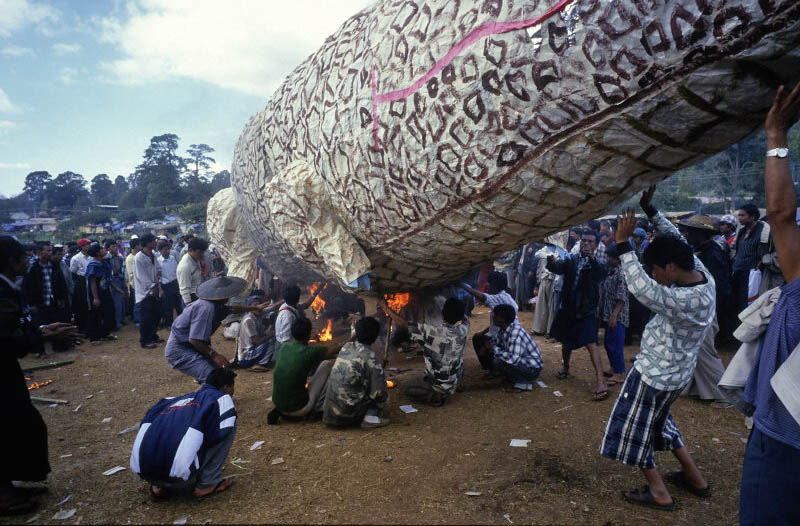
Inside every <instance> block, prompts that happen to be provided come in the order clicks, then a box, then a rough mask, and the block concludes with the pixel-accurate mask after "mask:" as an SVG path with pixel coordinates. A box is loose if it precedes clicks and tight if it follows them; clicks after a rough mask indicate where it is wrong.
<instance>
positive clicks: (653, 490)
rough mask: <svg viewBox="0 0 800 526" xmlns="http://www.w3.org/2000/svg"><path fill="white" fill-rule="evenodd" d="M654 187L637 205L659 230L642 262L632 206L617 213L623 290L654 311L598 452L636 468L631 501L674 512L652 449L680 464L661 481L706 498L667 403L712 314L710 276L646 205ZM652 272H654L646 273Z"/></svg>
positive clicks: (690, 369)
mask: <svg viewBox="0 0 800 526" xmlns="http://www.w3.org/2000/svg"><path fill="white" fill-rule="evenodd" d="M654 192H655V186H652V187H650V189H649V190H648V191H646V192H645V193H644V194H643V195H642V199H641V201H640V204H641V206H642V209H643V210H644V211H645V212H646V213H647V215H648V217H649V218H650V221H651V222H652V224H653V225H654V226H655V228H656V231H657V232H658V234H659V235H658V237H656V238H655V239H654V240H653V241H652V242H651V243H650V244H649V245H648V246H647V248H646V249H645V251H644V254H643V256H642V260H643V261H642V263H644V265H645V266H647V267H649V268H650V269H651V270H650V275H648V273H647V272H645V269H644V267H643V266H642V263H640V262H639V260H638V259H637V258H636V254H635V252H634V251H633V247H631V244H630V242H629V241H628V238H629V237H630V236H631V234H632V233H633V230H634V229H635V228H636V216H635V215H634V212H633V210H632V209H628V210H626V211H625V212H624V213H623V215H622V216H618V217H617V223H618V226H617V232H616V239H617V253H618V254H619V259H620V261H621V264H622V271H623V272H624V273H625V281H626V283H627V285H628V291H629V292H630V293H631V294H632V295H633V296H634V297H636V299H637V300H639V301H640V302H641V303H642V305H644V306H645V307H647V308H648V309H650V310H651V311H652V312H653V317H652V318H651V319H650V321H649V322H648V323H647V326H646V327H645V329H644V333H643V334H642V343H641V348H640V352H639V354H638V355H637V356H636V361H635V362H634V364H633V367H632V368H631V370H630V372H629V373H628V376H627V377H626V378H625V383H624V384H623V386H622V389H620V392H619V396H618V397H617V401H616V402H615V403H614V409H612V411H611V416H610V417H609V419H608V424H607V425H606V430H605V433H604V435H603V441H602V444H601V445H600V454H601V455H603V456H604V457H606V458H610V459H613V460H618V461H620V462H622V463H623V464H627V465H629V466H636V467H638V468H639V469H641V470H642V474H643V475H644V477H645V479H647V485H646V486H643V487H641V488H639V489H635V490H631V491H625V492H623V493H622V497H623V498H624V499H625V500H626V501H628V502H630V503H632V504H638V505H643V506H648V507H651V508H656V509H660V510H666V511H672V510H673V509H674V508H675V502H674V501H673V499H672V496H671V495H670V494H669V491H667V488H666V486H665V485H664V481H663V480H662V479H661V475H659V473H658V470H657V469H656V463H655V457H654V455H653V453H654V451H656V450H657V451H665V450H670V451H672V453H673V454H674V455H675V457H676V458H677V459H678V461H679V462H680V464H681V467H682V468H683V469H682V470H681V471H677V472H673V473H669V474H667V477H666V478H667V480H668V481H670V482H672V483H674V484H676V485H680V486H682V487H684V488H685V489H687V490H688V491H689V492H691V493H693V494H694V495H697V496H699V497H703V498H707V497H710V496H711V486H710V485H709V484H708V483H707V482H706V480H705V479H704V478H703V475H701V474H700V471H699V470H698V469H697V466H696V465H695V463H694V460H692V457H691V455H689V449H688V448H687V447H686V445H685V444H684V442H683V436H682V435H681V432H680V430H678V426H677V425H675V421H674V420H673V419H672V415H671V414H670V406H672V403H673V402H675V400H677V399H678V396H680V394H681V392H682V391H683V389H684V387H686V384H688V383H689V381H690V380H691V379H692V374H693V373H694V368H695V364H696V363H697V352H698V350H699V349H700V345H701V344H702V343H703V338H704V337H705V334H706V331H707V330H708V328H709V326H710V325H711V321H712V320H713V319H714V313H715V291H714V279H713V278H712V277H711V274H710V273H709V272H708V270H707V269H706V268H705V267H704V266H703V263H702V262H701V261H700V260H699V259H698V258H697V257H696V256H695V255H694V254H693V253H692V248H691V247H690V246H689V245H688V243H686V242H685V241H684V240H683V239H682V238H681V237H680V233H679V232H678V229H677V228H675V226H674V225H673V224H672V223H670V222H669V220H667V218H665V217H664V216H663V215H662V214H661V213H660V212H659V211H658V210H656V209H655V207H653V205H652V204H651V201H652V198H653V193H654ZM651 276H652V277H651Z"/></svg>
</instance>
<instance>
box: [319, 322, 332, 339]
mask: <svg viewBox="0 0 800 526" xmlns="http://www.w3.org/2000/svg"><path fill="white" fill-rule="evenodd" d="M332 339H333V327H332V325H331V320H328V325H327V326H326V327H325V328H324V329H322V330H321V331H320V332H319V334H317V340H318V341H321V342H329V341H331V340H332Z"/></svg>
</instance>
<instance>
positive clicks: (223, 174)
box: [211, 170, 231, 195]
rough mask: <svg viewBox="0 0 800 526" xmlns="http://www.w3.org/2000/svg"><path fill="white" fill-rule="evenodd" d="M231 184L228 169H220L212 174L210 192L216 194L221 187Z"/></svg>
mask: <svg viewBox="0 0 800 526" xmlns="http://www.w3.org/2000/svg"><path fill="white" fill-rule="evenodd" d="M230 185H231V173H230V172H229V171H228V170H222V171H220V172H217V173H215V174H214V178H213V179H211V194H212V195H213V194H216V193H217V192H219V191H220V190H222V189H223V188H228V187H229V186H230Z"/></svg>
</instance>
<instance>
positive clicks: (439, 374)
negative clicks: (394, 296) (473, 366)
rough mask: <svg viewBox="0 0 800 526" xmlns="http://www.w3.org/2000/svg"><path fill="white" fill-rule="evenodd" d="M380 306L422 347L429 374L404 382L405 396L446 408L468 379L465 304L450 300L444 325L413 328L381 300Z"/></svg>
mask: <svg viewBox="0 0 800 526" xmlns="http://www.w3.org/2000/svg"><path fill="white" fill-rule="evenodd" d="M379 305H380V306H381V308H382V309H383V310H384V312H386V314H387V315H388V316H389V317H390V318H392V320H394V322H395V323H396V324H397V325H398V326H400V327H408V328H409V332H410V334H411V340H412V341H414V342H417V343H419V344H420V345H422V356H423V357H424V358H425V372H424V373H423V374H421V375H418V376H416V377H414V378H412V379H409V380H407V381H405V382H403V394H404V395H406V396H408V397H409V398H413V399H415V400H418V401H420V402H423V403H426V404H430V405H433V406H440V405H442V404H444V402H445V401H446V400H447V397H448V396H450V395H452V394H453V393H455V392H456V388H457V387H458V386H459V384H460V383H461V379H462V378H463V376H464V347H465V346H466V345H467V335H468V334H469V321H468V320H467V319H466V318H465V316H464V303H463V302H462V301H461V300H459V299H456V298H449V299H447V300H446V301H445V302H444V306H443V307H442V321H443V323H442V324H441V325H433V324H428V323H421V324H418V325H412V326H410V327H409V325H408V322H407V321H406V320H405V319H404V318H402V317H401V316H399V315H398V314H396V313H395V312H394V311H392V309H390V308H389V306H388V305H387V304H386V300H384V299H381V300H380V303H379Z"/></svg>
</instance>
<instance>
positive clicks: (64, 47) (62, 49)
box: [52, 42, 81, 56]
mask: <svg viewBox="0 0 800 526" xmlns="http://www.w3.org/2000/svg"><path fill="white" fill-rule="evenodd" d="M52 49H53V53H55V54H56V55H59V56H61V55H68V54H70V53H77V52H78V51H80V50H81V45H80V44H67V43H65V42H59V43H57V44H53V46H52Z"/></svg>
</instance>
